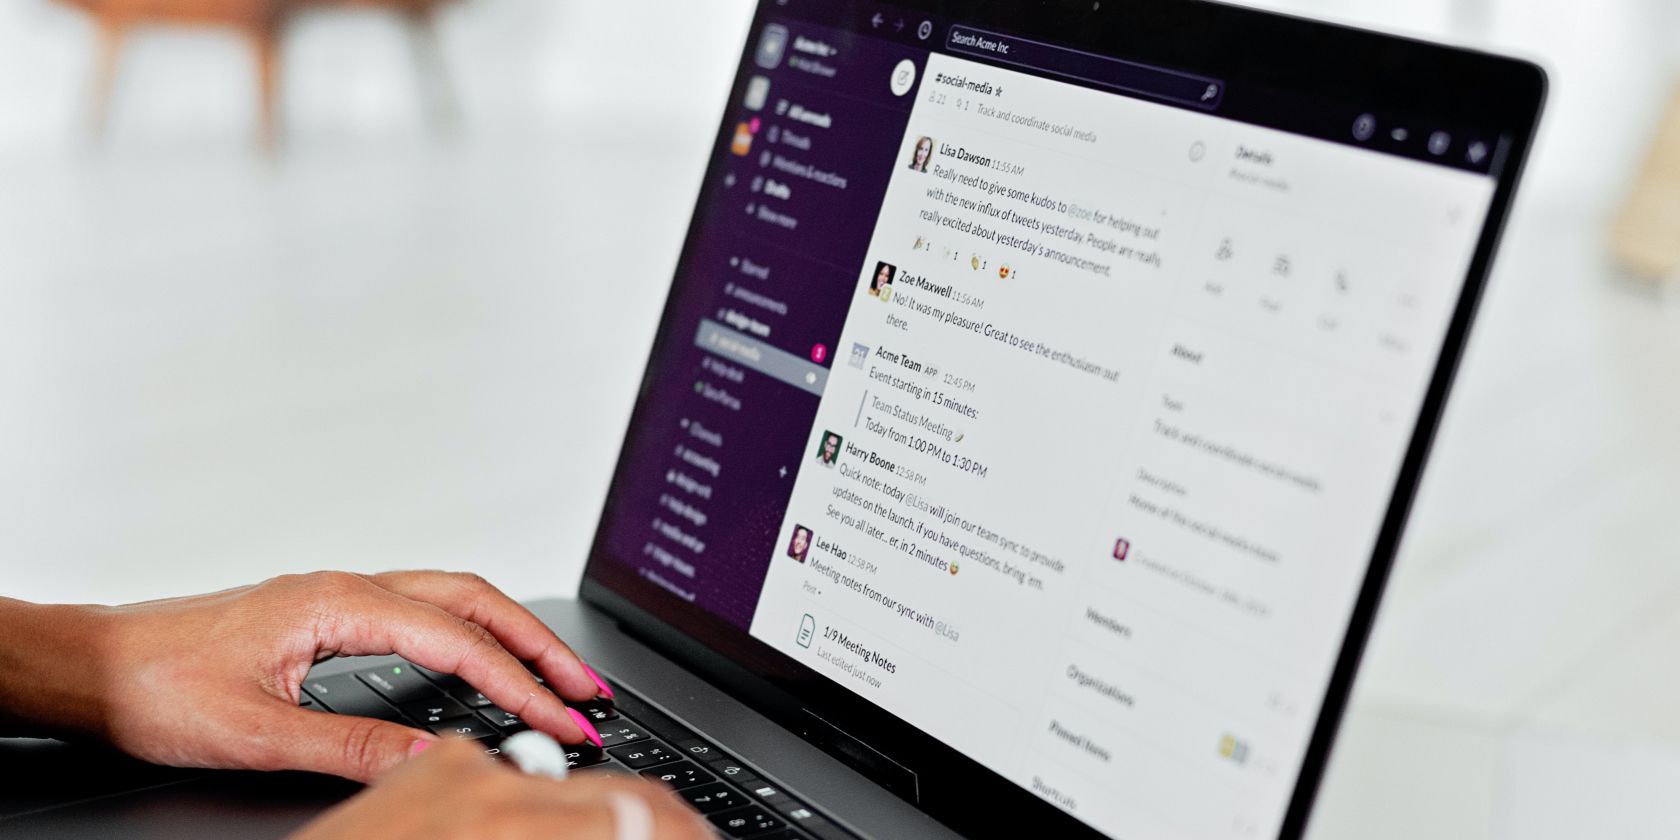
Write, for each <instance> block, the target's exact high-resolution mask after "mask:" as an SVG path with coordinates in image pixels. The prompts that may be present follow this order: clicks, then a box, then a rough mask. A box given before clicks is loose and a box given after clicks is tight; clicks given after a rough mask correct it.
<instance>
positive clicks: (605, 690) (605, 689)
mask: <svg viewBox="0 0 1680 840" xmlns="http://www.w3.org/2000/svg"><path fill="white" fill-rule="evenodd" d="M582 664H583V670H584V671H586V672H588V674H589V678H590V679H592V680H594V681H595V684H596V685H598V686H600V687H601V696H602V697H605V698H607V699H608V700H611V699H613V690H612V686H610V685H607V681H606V680H603V679H601V675H600V674H597V673H595V669H594V668H591V667H589V663H587V662H585V663H582Z"/></svg>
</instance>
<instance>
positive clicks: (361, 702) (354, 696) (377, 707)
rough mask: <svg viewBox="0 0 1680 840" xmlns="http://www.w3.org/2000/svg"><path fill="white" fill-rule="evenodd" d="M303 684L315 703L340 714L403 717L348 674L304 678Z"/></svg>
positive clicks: (388, 718)
mask: <svg viewBox="0 0 1680 840" xmlns="http://www.w3.org/2000/svg"><path fill="white" fill-rule="evenodd" d="M303 687H304V688H305V689H307V690H308V691H309V696H311V697H314V698H315V701H316V702H318V703H320V704H321V705H323V706H326V707H327V708H328V709H329V710H331V711H334V712H337V713H339V714H341V715H357V716H360V717H371V718H379V719H380V720H402V714H401V713H400V712H398V711H397V710H396V709H394V708H392V707H391V705H390V704H389V703H386V702H385V701H384V700H381V699H380V698H379V695H378V694H376V693H375V692H374V690H373V689H371V688H368V687H367V686H365V685H362V682H361V681H360V680H358V679H356V678H355V677H354V676H351V675H350V674H338V675H335V676H331V677H322V678H320V679H305V680H304V681H303Z"/></svg>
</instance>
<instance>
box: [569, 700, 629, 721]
mask: <svg viewBox="0 0 1680 840" xmlns="http://www.w3.org/2000/svg"><path fill="white" fill-rule="evenodd" d="M572 708H574V709H577V710H578V711H579V712H581V713H582V714H583V716H584V717H586V718H589V722H590V723H595V724H599V723H604V722H606V721H609V720H618V710H617V709H615V708H613V707H612V706H611V705H610V704H608V703H603V702H601V701H599V700H591V701H589V702H588V703H578V704H577V705H575V706H573V707H572Z"/></svg>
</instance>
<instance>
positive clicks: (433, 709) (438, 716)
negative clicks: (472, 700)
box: [402, 697, 472, 726]
mask: <svg viewBox="0 0 1680 840" xmlns="http://www.w3.org/2000/svg"><path fill="white" fill-rule="evenodd" d="M402 712H403V714H405V715H408V717H409V719H411V720H413V721H415V722H416V723H419V724H420V725H421V726H431V725H432V724H434V723H443V722H444V721H446V720H449V719H450V718H458V717H460V716H462V715H470V714H472V712H471V711H469V710H468V709H467V707H466V706H463V705H461V704H460V703H457V702H456V701H454V700H452V699H450V698H448V697H438V698H436V699H433V700H421V701H419V702H417V703H409V704H408V705H405V706H403V707H402Z"/></svg>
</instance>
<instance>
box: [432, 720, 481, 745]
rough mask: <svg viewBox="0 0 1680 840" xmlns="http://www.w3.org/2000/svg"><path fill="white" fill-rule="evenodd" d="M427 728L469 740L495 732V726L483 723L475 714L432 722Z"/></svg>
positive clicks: (440, 733) (441, 733)
mask: <svg viewBox="0 0 1680 840" xmlns="http://www.w3.org/2000/svg"><path fill="white" fill-rule="evenodd" d="M427 728H428V729H430V730H432V731H433V732H436V733H437V734H439V735H448V736H450V737H453V738H465V739H467V740H469V741H476V740H478V739H479V738H488V737H490V736H491V735H495V734H496V729H495V727H493V726H491V725H490V724H488V723H485V722H484V721H483V720H482V719H480V718H479V717H478V716H477V715H465V716H463V717H458V718H450V719H449V720H446V721H444V722H442V723H436V724H432V725H431V726H429V727H427Z"/></svg>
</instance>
